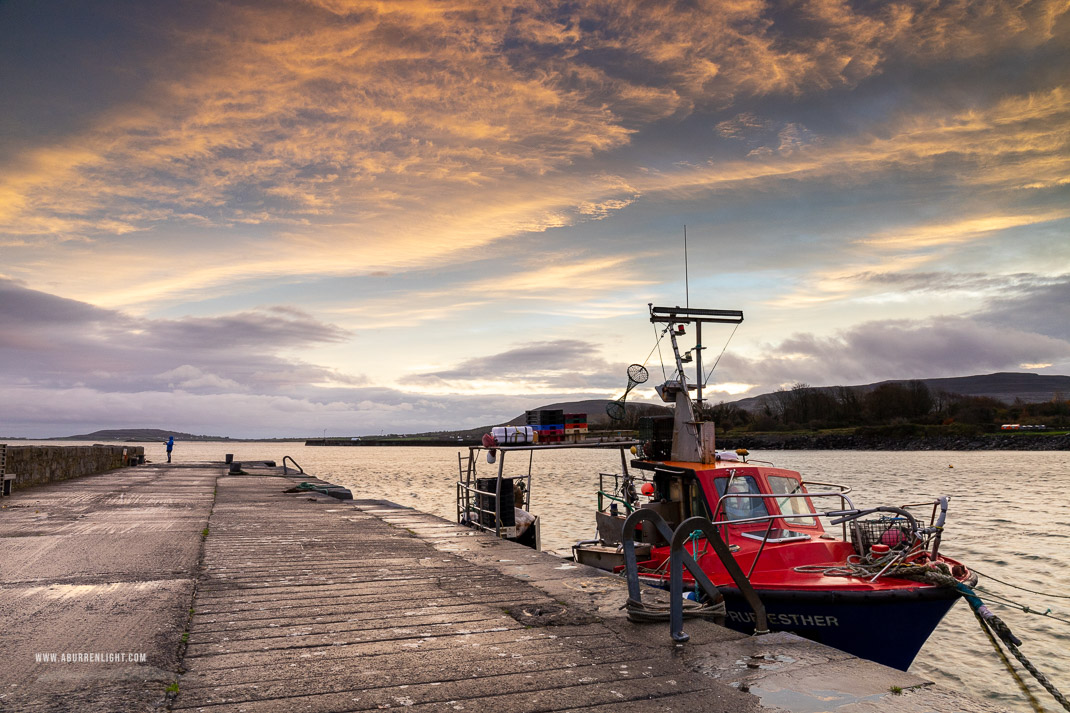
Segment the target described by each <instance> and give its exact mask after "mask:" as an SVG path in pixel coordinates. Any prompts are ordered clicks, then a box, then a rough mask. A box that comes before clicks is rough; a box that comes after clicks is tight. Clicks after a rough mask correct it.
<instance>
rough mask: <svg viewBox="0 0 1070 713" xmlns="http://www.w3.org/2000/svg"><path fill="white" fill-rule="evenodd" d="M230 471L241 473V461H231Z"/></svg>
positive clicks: (232, 473) (235, 473) (236, 473)
mask: <svg viewBox="0 0 1070 713" xmlns="http://www.w3.org/2000/svg"><path fill="white" fill-rule="evenodd" d="M230 473H231V475H240V474H241V463H240V462H239V461H231V463H230Z"/></svg>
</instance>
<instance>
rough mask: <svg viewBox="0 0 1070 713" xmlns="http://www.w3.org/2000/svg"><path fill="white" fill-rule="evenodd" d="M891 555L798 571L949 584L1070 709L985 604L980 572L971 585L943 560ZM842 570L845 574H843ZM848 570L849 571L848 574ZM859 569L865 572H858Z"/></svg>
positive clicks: (1068, 703) (854, 557)
mask: <svg viewBox="0 0 1070 713" xmlns="http://www.w3.org/2000/svg"><path fill="white" fill-rule="evenodd" d="M887 557H888V555H885V556H884V557H881V558H868V557H858V556H857V555H852V556H851V557H848V564H847V565H846V566H838V567H807V566H803V567H796V568H795V570H796V571H797V572H811V573H818V574H824V575H825V576H829V577H836V576H840V577H858V576H862V577H865V576H870V575H872V574H874V573H876V572H878V571H884V574H885V576H888V577H895V578H898V579H909V580H911V581H914V582H921V583H923V584H932V585H936V586H942V587H950V588H952V589H954V590H956V591H957V592H958V593H959V595H960V596H962V598H963V599H965V600H966V602H967V603H968V604H969V605H970V608H971V609H972V610H973V612H974V614H975V615H976V616H977V619H978V621H980V622H981V624H982V628H984V630H985V631H986V632H988V631H989V629H991V630H992V631H994V632H995V633H996V634H997V635H998V636H999V639H1000V641H1002V642H1003V645H1004V646H1006V647H1007V650H1008V651H1010V652H1011V654H1012V655H1013V656H1014V658H1016V659H1017V660H1018V663H1020V664H1022V666H1023V667H1024V668H1025V670H1026V671H1028V672H1029V674H1030V675H1031V676H1032V677H1033V678H1035V679H1036V680H1037V683H1039V684H1040V685H1041V686H1043V687H1044V690H1046V691H1047V692H1048V693H1050V694H1051V696H1052V698H1054V699H1055V700H1056V701H1058V702H1059V705H1061V706H1062V707H1063V708H1065V709H1066V710H1067V711H1070V701H1068V700H1067V699H1066V696H1064V695H1063V694H1062V693H1061V692H1060V691H1059V689H1058V688H1056V687H1055V684H1053V683H1052V682H1051V681H1050V680H1049V679H1048V677H1047V676H1045V675H1044V674H1043V673H1041V672H1040V671H1039V670H1037V667H1036V666H1034V665H1033V662H1031V661H1030V660H1029V659H1028V658H1026V656H1025V654H1023V653H1022V652H1021V650H1020V649H1019V648H1018V647H1019V646H1021V645H1022V641H1021V639H1019V638H1018V637H1017V636H1015V635H1014V632H1012V631H1011V629H1010V627H1009V626H1007V624H1006V623H1005V622H1004V621H1003V620H1002V619H1000V618H999V617H998V616H996V615H995V614H993V613H992V611H991V610H990V609H989V608H988V607H987V606H985V603H984V602H982V601H981V598H980V597H978V596H977V593H976V592H974V590H973V586H974V585H976V583H977V572H973V573H972V574H973V576H972V577H971V578H970V580H969V582H970V583H969V584H967V583H964V582H960V581H959V580H958V579H956V578H955V577H953V576H951V568H950V567H948V566H947V565H946V564H944V563H943V562H930V563H928V564H925V565H920V564H910V563H904V564H899V565H893V566H891V567H888V566H887V564H886V559H887ZM882 566H883V567H885V570H881V569H880V568H881V567H882ZM841 572H842V573H841ZM846 572H849V574H848V573H846ZM856 572H862V574H857V573H856Z"/></svg>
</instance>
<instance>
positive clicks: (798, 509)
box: [766, 475, 816, 525]
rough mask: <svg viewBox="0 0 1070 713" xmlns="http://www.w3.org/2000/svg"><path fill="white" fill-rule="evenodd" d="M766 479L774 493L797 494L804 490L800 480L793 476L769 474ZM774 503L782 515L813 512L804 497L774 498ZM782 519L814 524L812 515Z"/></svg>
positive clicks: (789, 521)
mask: <svg viewBox="0 0 1070 713" xmlns="http://www.w3.org/2000/svg"><path fill="white" fill-rule="evenodd" d="M766 479H767V480H768V481H769V490H770V491H772V492H773V493H774V494H776V495H798V494H799V493H805V492H806V488H805V487H804V486H803V484H802V482H801V481H799V480H795V479H794V478H785V477H784V476H780V475H770V476H767V477H766ZM776 504H777V507H778V508H779V509H780V513H781V514H782V515H811V514H813V512H814V511H813V509H811V507H810V504H809V503H808V502H807V499H806V498H799V497H792V498H776ZM784 521H785V522H787V523H789V524H791V525H814V524H816V523H815V522H814V518H812V517H785V518H784Z"/></svg>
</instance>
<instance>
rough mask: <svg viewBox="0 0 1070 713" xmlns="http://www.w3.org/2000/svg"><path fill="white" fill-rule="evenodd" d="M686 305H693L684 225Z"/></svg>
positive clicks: (685, 227)
mask: <svg viewBox="0 0 1070 713" xmlns="http://www.w3.org/2000/svg"><path fill="white" fill-rule="evenodd" d="M684 305H685V306H687V307H689V308H690V307H691V286H690V285H689V284H688V282H687V226H686V225H685V226H684Z"/></svg>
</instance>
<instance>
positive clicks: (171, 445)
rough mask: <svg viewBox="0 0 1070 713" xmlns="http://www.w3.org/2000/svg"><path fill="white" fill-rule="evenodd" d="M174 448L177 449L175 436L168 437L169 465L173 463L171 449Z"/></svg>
mask: <svg viewBox="0 0 1070 713" xmlns="http://www.w3.org/2000/svg"><path fill="white" fill-rule="evenodd" d="M174 447H175V437H174V436H168V437H167V462H168V463H170V462H171V449H172V448H174Z"/></svg>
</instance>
